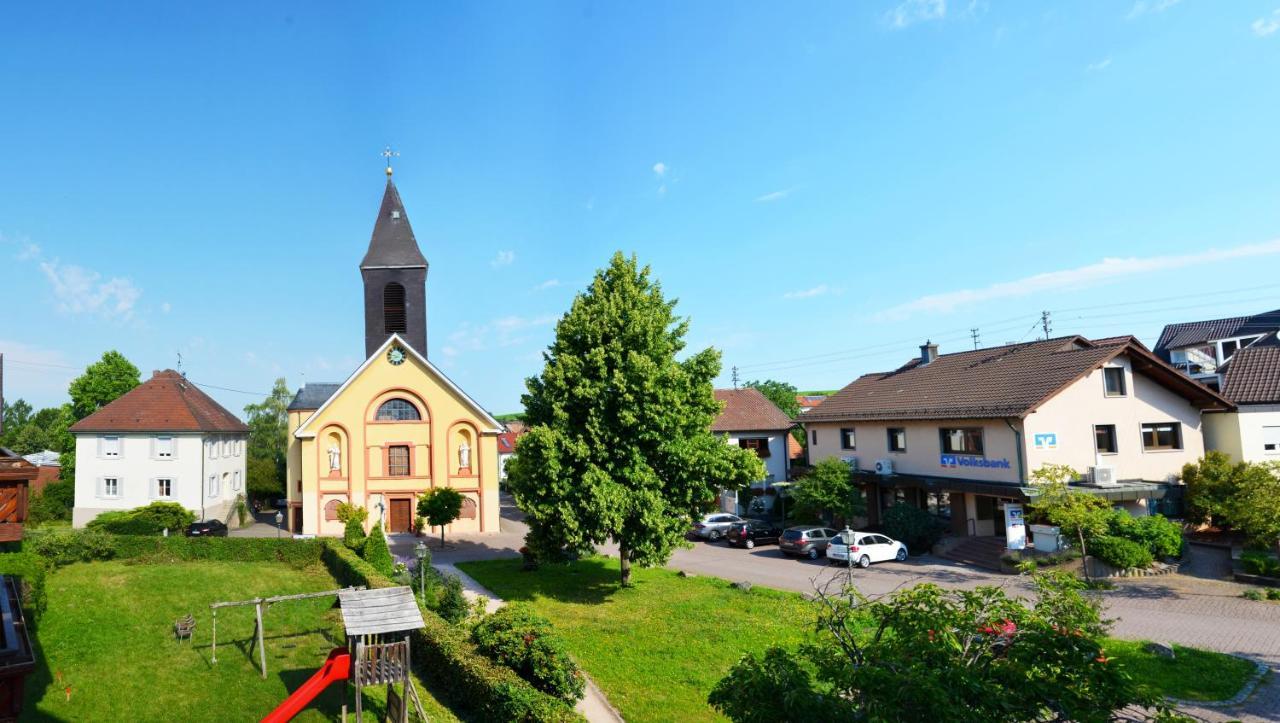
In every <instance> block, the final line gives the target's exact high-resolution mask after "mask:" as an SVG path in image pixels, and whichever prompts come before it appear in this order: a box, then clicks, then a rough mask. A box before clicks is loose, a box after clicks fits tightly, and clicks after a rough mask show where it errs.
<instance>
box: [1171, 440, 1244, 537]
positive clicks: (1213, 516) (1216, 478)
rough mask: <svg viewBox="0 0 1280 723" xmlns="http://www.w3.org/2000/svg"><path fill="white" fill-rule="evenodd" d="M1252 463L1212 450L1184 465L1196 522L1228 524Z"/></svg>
mask: <svg viewBox="0 0 1280 723" xmlns="http://www.w3.org/2000/svg"><path fill="white" fill-rule="evenodd" d="M1248 468H1249V465H1248V464H1247V463H1245V462H1233V461H1231V456H1230V455H1227V454H1224V453H1223V452H1219V451H1217V450H1211V451H1209V452H1206V453H1205V455H1204V457H1203V458H1201V459H1200V461H1199V462H1195V463H1192V464H1185V465H1183V466H1182V482H1183V484H1185V485H1186V486H1187V495H1186V501H1187V517H1188V518H1189V519H1190V520H1192V521H1194V522H1204V523H1207V524H1211V525H1212V524H1224V523H1226V518H1227V516H1228V515H1229V514H1230V512H1231V509H1232V505H1233V500H1234V499H1235V496H1236V493H1237V492H1238V491H1239V489H1240V484H1241V481H1242V477H1243V476H1244V475H1245V474H1246V473H1247V470H1248Z"/></svg>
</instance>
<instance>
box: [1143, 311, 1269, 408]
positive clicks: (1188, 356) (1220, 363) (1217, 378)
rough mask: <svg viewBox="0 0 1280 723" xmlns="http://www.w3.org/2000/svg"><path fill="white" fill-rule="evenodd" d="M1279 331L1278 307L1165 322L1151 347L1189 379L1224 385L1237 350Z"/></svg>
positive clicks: (1216, 388) (1220, 387)
mask: <svg viewBox="0 0 1280 723" xmlns="http://www.w3.org/2000/svg"><path fill="white" fill-rule="evenodd" d="M1277 331H1280V309H1276V310H1275V311H1267V312H1263V313H1261V314H1254V315H1252V316H1233V317H1229V318H1226V319H1208V320H1205V321H1187V322H1179V323H1177V324H1168V325H1166V326H1165V327H1164V330H1163V331H1161V332H1160V339H1159V340H1157V341H1156V346H1155V348H1154V349H1153V350H1152V351H1154V352H1155V353H1156V355H1157V356H1159V357H1160V358H1162V359H1164V360H1165V361H1167V362H1169V363H1170V364H1172V365H1173V366H1175V367H1177V368H1178V369H1179V370H1181V371H1182V372H1184V373H1186V374H1187V375H1188V376H1190V377H1191V378H1192V379H1195V380H1196V381H1199V382H1202V383H1204V384H1205V385H1207V386H1209V387H1210V388H1211V389H1214V390H1215V391H1216V390H1219V389H1222V388H1223V385H1224V384H1225V381H1226V380H1225V378H1224V377H1225V376H1226V372H1227V367H1228V365H1229V364H1230V362H1231V359H1232V357H1234V356H1235V354H1236V352H1237V351H1240V350H1242V349H1246V348H1248V347H1249V346H1251V345H1254V344H1258V343H1260V342H1264V341H1265V339H1266V338H1267V337H1270V338H1271V339H1272V340H1273V341H1274V339H1275V334H1276V332H1277Z"/></svg>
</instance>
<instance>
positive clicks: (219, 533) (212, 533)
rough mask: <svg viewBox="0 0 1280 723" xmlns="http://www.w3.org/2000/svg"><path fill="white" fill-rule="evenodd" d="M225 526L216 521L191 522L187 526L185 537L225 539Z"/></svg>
mask: <svg viewBox="0 0 1280 723" xmlns="http://www.w3.org/2000/svg"><path fill="white" fill-rule="evenodd" d="M226 536H227V526H226V525H224V524H222V522H220V521H218V520H207V521H205V522H192V523H191V524H189V525H187V537H226Z"/></svg>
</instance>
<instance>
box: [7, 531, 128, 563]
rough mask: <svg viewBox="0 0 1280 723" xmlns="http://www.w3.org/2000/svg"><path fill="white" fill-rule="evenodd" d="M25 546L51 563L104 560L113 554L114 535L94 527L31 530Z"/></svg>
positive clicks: (114, 552) (114, 545) (114, 549)
mask: <svg viewBox="0 0 1280 723" xmlns="http://www.w3.org/2000/svg"><path fill="white" fill-rule="evenodd" d="M24 549H27V550H30V551H31V552H33V553H35V554H36V555H39V556H40V557H41V558H42V559H44V560H46V561H47V562H48V563H49V564H50V565H53V566H54V567H61V566H62V565H70V564H71V563H73V562H91V561H93V560H107V559H110V558H112V557H114V556H115V554H116V538H115V537H114V536H112V535H109V534H107V533H106V532H103V531H102V530H97V529H88V530H67V529H61V530H31V531H30V532H28V533H27V539H26V543H25V545H24Z"/></svg>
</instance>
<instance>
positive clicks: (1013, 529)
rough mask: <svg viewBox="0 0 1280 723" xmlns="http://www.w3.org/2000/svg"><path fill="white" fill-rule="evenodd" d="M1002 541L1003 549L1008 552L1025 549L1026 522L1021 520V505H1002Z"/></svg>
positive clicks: (1013, 503)
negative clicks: (1003, 543) (1003, 542)
mask: <svg viewBox="0 0 1280 723" xmlns="http://www.w3.org/2000/svg"><path fill="white" fill-rule="evenodd" d="M1004 539H1005V547H1006V548H1008V549H1010V550H1025V549H1026V548H1027V525H1026V520H1024V519H1023V518H1022V505H1020V504H1018V503H1017V502H1006V503H1005V505H1004Z"/></svg>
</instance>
